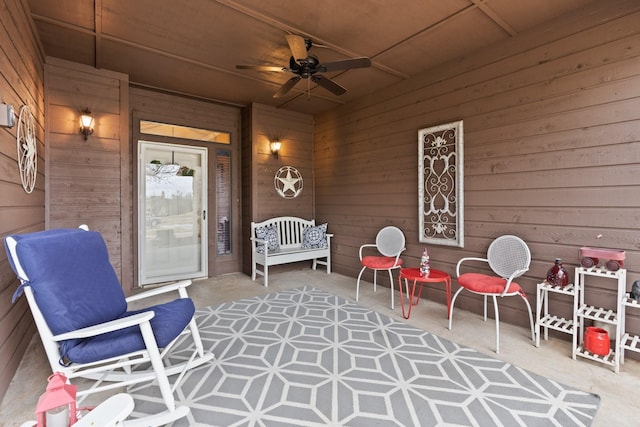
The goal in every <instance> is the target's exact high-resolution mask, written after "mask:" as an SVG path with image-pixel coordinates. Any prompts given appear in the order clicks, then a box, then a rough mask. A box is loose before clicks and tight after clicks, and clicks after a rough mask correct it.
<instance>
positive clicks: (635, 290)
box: [629, 280, 640, 301]
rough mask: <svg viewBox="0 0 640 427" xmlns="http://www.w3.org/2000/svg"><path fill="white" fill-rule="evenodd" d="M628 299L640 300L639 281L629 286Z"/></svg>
mask: <svg viewBox="0 0 640 427" xmlns="http://www.w3.org/2000/svg"><path fill="white" fill-rule="evenodd" d="M629 298H633V299H634V300H636V301H638V300H640V280H636V281H635V282H633V285H631V293H630V294H629Z"/></svg>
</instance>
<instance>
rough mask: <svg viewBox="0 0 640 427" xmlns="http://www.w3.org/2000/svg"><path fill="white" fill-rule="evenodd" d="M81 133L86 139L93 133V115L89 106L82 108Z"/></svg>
mask: <svg viewBox="0 0 640 427" xmlns="http://www.w3.org/2000/svg"><path fill="white" fill-rule="evenodd" d="M80 133H81V134H82V135H83V136H84V140H85V141H86V140H87V138H88V137H89V135H91V134H92V133H93V116H92V115H91V111H89V109H88V108H85V109H84V110H82V115H81V116H80Z"/></svg>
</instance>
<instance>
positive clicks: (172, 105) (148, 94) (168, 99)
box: [128, 87, 242, 277]
mask: <svg viewBox="0 0 640 427" xmlns="http://www.w3.org/2000/svg"><path fill="white" fill-rule="evenodd" d="M130 94H131V96H130V99H131V110H132V113H133V114H132V117H133V120H131V134H132V135H133V141H132V147H131V155H132V158H133V162H136V161H137V146H138V143H137V141H138V139H144V140H149V141H157V142H171V143H176V140H175V139H174V140H172V139H171V138H162V137H156V136H151V135H142V136H141V135H140V133H139V131H140V128H139V120H140V119H144V120H151V121H157V122H162V123H171V124H176V125H182V126H192V127H197V128H202V129H210V130H217V131H222V132H229V133H230V134H231V145H229V146H227V145H220V144H217V145H214V144H212V143H209V142H198V141H189V142H188V143H187V144H188V145H195V146H200V147H207V148H209V155H208V158H209V165H210V166H211V167H210V169H209V171H208V174H209V193H208V198H209V208H208V212H209V215H208V218H209V275H210V276H217V275H220V274H225V273H231V272H236V271H239V270H240V260H241V256H242V248H241V244H240V241H241V237H240V233H241V227H240V214H239V212H238V211H239V210H240V203H239V202H238V203H236V204H234V205H233V206H232V212H233V213H232V215H233V220H232V230H231V233H232V252H233V253H232V254H231V255H223V256H217V255H216V253H217V241H218V240H217V235H216V226H215V198H216V187H215V185H213V184H212V183H213V180H214V178H215V170H216V169H215V164H214V162H215V148H213V147H219V148H224V149H228V150H230V151H231V171H232V176H231V181H232V194H231V196H232V198H231V199H232V200H234V201H239V200H240V183H239V181H240V171H239V169H240V117H241V109H240V108H239V107H235V106H230V105H222V104H218V103H214V102H209V101H205V100H199V99H193V98H189V97H184V96H177V95H173V94H169V93H163V92H158V91H153V90H148V89H143V88H138V87H133V88H131V90H130ZM183 142H184V141H183ZM133 169H134V173H133V175H134V176H133V181H132V182H129V183H128V185H130V186H131V188H133V189H134V190H133V191H134V192H137V189H136V187H137V178H136V174H137V168H136V167H135V165H134V168H133ZM134 211H135V212H136V214H135V215H134V223H135V218H137V207H136V206H134ZM236 242H237V243H236ZM132 243H133V244H136V245H137V243H136V242H132ZM134 259H137V251H136V253H135V255H134ZM136 277H137V275H136Z"/></svg>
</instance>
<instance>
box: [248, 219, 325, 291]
mask: <svg viewBox="0 0 640 427" xmlns="http://www.w3.org/2000/svg"><path fill="white" fill-rule="evenodd" d="M310 227H314V228H310ZM306 229H309V230H307V231H306V232H305V230H306ZM323 230H324V231H323ZM265 233H267V234H268V235H267V236H265ZM305 235H306V237H307V239H306V243H307V245H306V247H303V246H304V245H303V243H304V240H305V239H304V237H305ZM325 236H326V245H325V244H324V240H322V241H320V240H318V238H324V237H325ZM331 237H333V234H329V233H326V224H322V225H319V226H316V222H315V220H306V219H302V218H297V217H293V216H281V217H277V218H271V219H267V220H265V221H262V222H252V223H251V242H252V244H251V247H252V269H251V280H256V275H261V276H264V286H265V287H266V286H269V266H270V265H280V264H288V263H291V262H297V261H307V260H313V265H312V268H313V269H314V270H315V269H316V267H317V265H318V264H321V265H325V266H326V267H327V274H329V273H331ZM269 246H271V247H269ZM318 246H319V247H318ZM269 249H271V250H269ZM258 265H261V266H262V270H259V269H258Z"/></svg>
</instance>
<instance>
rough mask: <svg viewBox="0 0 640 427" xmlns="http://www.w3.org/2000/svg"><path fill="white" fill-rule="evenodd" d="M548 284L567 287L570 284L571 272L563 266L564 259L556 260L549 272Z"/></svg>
mask: <svg viewBox="0 0 640 427" xmlns="http://www.w3.org/2000/svg"><path fill="white" fill-rule="evenodd" d="M547 283H549V284H551V285H553V286H567V285H568V284H569V272H568V271H567V269H566V268H564V266H563V265H562V259H560V258H556V262H555V264H554V265H553V267H551V268H550V269H549V271H547Z"/></svg>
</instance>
